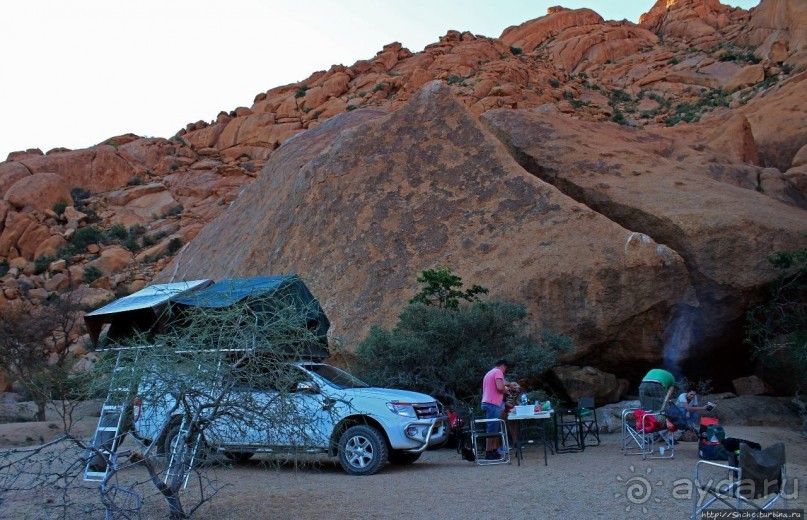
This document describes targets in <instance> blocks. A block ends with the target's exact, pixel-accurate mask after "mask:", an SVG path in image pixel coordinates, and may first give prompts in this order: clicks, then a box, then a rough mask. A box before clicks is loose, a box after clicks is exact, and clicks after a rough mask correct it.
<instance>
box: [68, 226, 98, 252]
mask: <svg viewBox="0 0 807 520" xmlns="http://www.w3.org/2000/svg"><path fill="white" fill-rule="evenodd" d="M102 238H103V236H102V233H101V232H100V231H99V230H98V229H97V228H96V227H95V226H85V227H83V228H81V229H79V230H78V231H76V234H75V235H73V238H72V239H71V240H70V247H71V248H72V249H73V250H74V251H80V250H82V249H84V248H86V247H87V246H88V245H90V244H97V243H99V242H101V239H102Z"/></svg>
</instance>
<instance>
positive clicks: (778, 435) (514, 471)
mask: <svg viewBox="0 0 807 520" xmlns="http://www.w3.org/2000/svg"><path fill="white" fill-rule="evenodd" d="M50 424H53V423H22V424H3V425H0V444H1V445H2V446H3V447H8V446H11V445H14V444H15V443H16V445H24V444H31V441H26V439H35V440H36V441H39V438H40V436H41V437H42V438H44V439H46V440H47V439H49V438H52V437H53V436H55V435H56V434H58V433H59V432H58V429H54V428H53V427H52V426H50ZM94 427H95V424H94V422H93V421H92V420H91V419H88V420H85V421H80V422H79V423H78V424H77V425H76V430H75V431H76V432H77V433H82V432H83V433H89V434H91V433H92V430H93V429H94ZM726 430H727V435H729V436H733V437H740V438H745V439H750V440H754V441H757V442H760V443H761V444H762V445H763V446H767V445H770V444H772V443H774V442H777V441H782V442H784V443H785V445H786V449H787V458H788V465H787V472H788V478H789V480H790V481H791V482H792V483H795V485H796V488H795V491H793V490H792V488H791V491H790V492H789V493H788V494H789V495H790V496H791V498H790V499H789V500H788V502H787V507H790V508H799V509H805V508H807V441H805V439H804V438H802V437H801V436H800V434H799V432H798V431H796V430H788V429H781V428H767V427H740V426H736V427H726ZM601 437H602V444H601V445H600V446H594V447H589V448H587V449H586V450H585V451H584V452H578V453H566V454H558V455H551V454H550V455H549V464H548V465H547V466H544V464H543V451H542V450H540V449H537V448H536V447H530V448H528V449H527V450H526V451H525V459H524V461H523V464H522V465H521V466H518V465H517V464H516V461H515V460H514V461H513V462H512V464H510V465H498V466H485V467H480V466H476V465H474V464H473V463H470V462H467V461H465V460H463V459H462V458H461V457H460V456H459V455H458V454H457V453H456V451H454V450H451V449H439V450H434V451H428V452H426V453H425V454H424V455H423V457H422V458H421V460H420V461H418V462H417V463H415V464H414V465H411V466H403V467H401V466H390V465H388V466H387V467H385V468H384V469H383V470H382V471H381V472H379V473H378V474H376V475H374V476H370V477H352V476H348V475H347V474H345V473H344V472H343V471H342V470H341V468H340V467H339V465H338V464H337V463H336V462H335V461H334V460H332V459H325V458H323V459H316V463H314V464H311V465H308V466H306V467H303V468H295V467H294V466H293V465H291V464H286V465H282V464H281V465H278V464H276V463H274V462H273V461H268V460H267V459H261V458H260V457H259V458H257V459H253V460H252V461H250V462H248V463H246V464H241V465H238V466H231V465H226V464H214V465H213V466H212V467H211V468H210V469H209V470H208V471H207V472H206V476H207V477H210V478H212V479H214V480H215V485H216V487H218V488H219V492H218V495H217V496H216V497H215V498H214V499H213V500H212V501H211V502H209V503H208V504H206V505H204V506H203V507H202V508H201V509H200V510H199V511H197V513H196V514H195V515H194V518H205V519H207V518H210V519H222V520H224V519H238V520H245V519H248V518H249V519H253V518H256V519H257V518H275V519H353V518H378V519H387V518H409V517H417V518H444V519H455V518H463V519H469V518H471V519H475V518H490V517H498V518H506V519H521V518H524V519H526V518H564V519H577V518H641V519H646V518H658V519H674V518H687V517H688V516H689V514H690V511H691V508H692V502H693V499H692V487H691V482H692V477H693V474H694V468H695V463H696V462H697V461H698V455H697V443H691V442H688V443H679V444H677V445H676V453H675V458H674V459H672V460H647V461H643V460H642V459H641V456H638V455H631V456H625V455H623V454H622V450H621V440H620V435H619V434H603V435H602V436H601ZM35 443H36V442H34V444H35ZM127 443H129V444H130V445H132V443H131V441H127ZM723 476H724V474H722V473H721V474H718V475H716V477H717V478H723ZM121 480H122V481H128V482H131V481H134V480H137V481H143V480H145V472H144V471H143V470H142V469H139V468H138V469H131V470H127V471H124V472H121ZM80 486H81V487H82V491H81V493H84V494H86V496H87V497H88V498H87V499H88V500H94V499H95V498H96V497H97V495H96V494H95V493H96V491H95V490H94V489H93V486H92V485H90V484H86V483H83V482H82V483H81V484H80ZM142 489H144V490H149V492H150V493H152V494H151V496H149V497H147V499H146V502H145V505H144V508H143V510H144V513H145V515H144V517H145V518H165V517H166V515H165V511H166V509H165V505H164V503H163V502H162V501H161V499H159V498H158V497H156V496H154V495H153V491H151V489H153V488H151V487H150V484H144V485H143V487H142ZM198 489H199V487H198V486H197V485H196V484H195V482H192V484H191V485H189V487H188V489H187V490H186V491H185V492H184V497H183V498H184V500H185V502H186V503H188V504H190V503H191V502H193V498H194V497H195V496H197V495H198ZM206 489H207V490H208V491H210V488H209V487H207V488H206ZM18 498H19V499H20V500H23V501H25V502H26V503H30V502H31V501H33V502H36V500H38V499H39V498H40V497H39V496H38V495H36V496H35V495H31V496H28V497H18ZM12 503H14V501H13V500H6V505H5V508H4V506H3V505H2V504H0V518H18V517H19V516H18V515H17V514H16V513H11V512H10V509H9V507H10V506H9V504H12ZM18 505H19V502H18ZM4 509H5V511H4ZM32 511H33V510H32ZM25 516H26V517H35V516H39V515H34V516H31V515H30V514H26V515H25ZM88 517H95V515H90V516H88ZM97 517H101V518H102V517H103V515H102V514H101V513H100V512H99V513H98V516H97Z"/></svg>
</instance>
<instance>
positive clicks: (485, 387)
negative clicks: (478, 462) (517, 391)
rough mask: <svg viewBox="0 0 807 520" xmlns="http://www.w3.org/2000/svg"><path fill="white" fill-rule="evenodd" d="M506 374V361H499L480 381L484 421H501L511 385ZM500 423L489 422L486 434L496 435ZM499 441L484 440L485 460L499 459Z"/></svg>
mask: <svg viewBox="0 0 807 520" xmlns="http://www.w3.org/2000/svg"><path fill="white" fill-rule="evenodd" d="M505 372H507V360H506V359H500V360H498V361H496V365H495V366H494V367H493V368H491V369H490V371H488V373H487V374H485V377H484V378H483V379H482V410H483V411H484V412H485V418H486V419H501V418H502V412H504V405H505V397H506V396H507V394H509V393H510V390H509V388H510V386H512V384H511V383H508V382H507V381H506V380H505V379H504V373H505ZM499 426H500V423H498V422H491V423H488V425H487V431H488V433H497V432H498V431H499ZM499 444H500V440H499V438H498V437H491V438H488V439H486V440H485V459H487V460H494V459H500V458H501V455H500V454H499V453H498V450H499Z"/></svg>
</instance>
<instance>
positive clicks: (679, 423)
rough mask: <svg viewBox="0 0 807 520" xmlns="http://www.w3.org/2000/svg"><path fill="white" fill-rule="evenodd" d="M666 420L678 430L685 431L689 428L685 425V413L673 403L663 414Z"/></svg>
mask: <svg viewBox="0 0 807 520" xmlns="http://www.w3.org/2000/svg"><path fill="white" fill-rule="evenodd" d="M664 413H665V415H666V416H667V420H668V421H670V422H671V423H672V424H673V426H675V428H676V429H678V430H686V429H687V428H688V427H689V424H688V423H687V412H686V410H684V409H683V408H681V407H680V406H678V405H677V404H675V403H670V405H669V406H668V407H667V411H666V412H664Z"/></svg>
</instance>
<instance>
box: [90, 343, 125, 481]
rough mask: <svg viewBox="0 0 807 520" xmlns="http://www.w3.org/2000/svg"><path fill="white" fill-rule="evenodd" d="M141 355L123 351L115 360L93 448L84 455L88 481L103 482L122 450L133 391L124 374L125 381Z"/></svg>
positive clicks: (94, 436)
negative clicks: (117, 453)
mask: <svg viewBox="0 0 807 520" xmlns="http://www.w3.org/2000/svg"><path fill="white" fill-rule="evenodd" d="M137 356H138V352H137V350H136V349H135V350H134V355H133V356H132V353H131V352H127V351H125V350H121V351H119V352H118V355H117V358H116V359H115V368H114V369H113V370H112V376H111V378H110V382H109V390H108V392H107V395H106V399H105V400H104V404H103V406H102V407H101V416H100V417H99V418H98V426H97V427H96V428H95V434H94V435H93V437H92V442H91V444H90V447H91V449H90V448H88V449H87V450H86V451H85V454H84V456H85V458H86V459H87V465H86V467H85V468H84V480H85V481H94V482H102V481H104V480H105V479H106V477H107V474H108V473H109V470H110V469H111V464H109V460H110V457H111V456H112V455H113V454H114V453H115V452H117V451H118V447H119V445H120V443H121V440H122V436H121V429H122V427H123V424H124V421H125V417H126V408H127V406H128V405H129V401H130V400H131V398H132V394H133V392H132V388H130V387H129V386H126V378H125V377H124V378H123V381H121V377H122V376H126V375H132V371H133V370H134V362H135V361H136V360H137ZM96 450H97V451H100V452H101V454H99V453H97V451H96Z"/></svg>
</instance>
